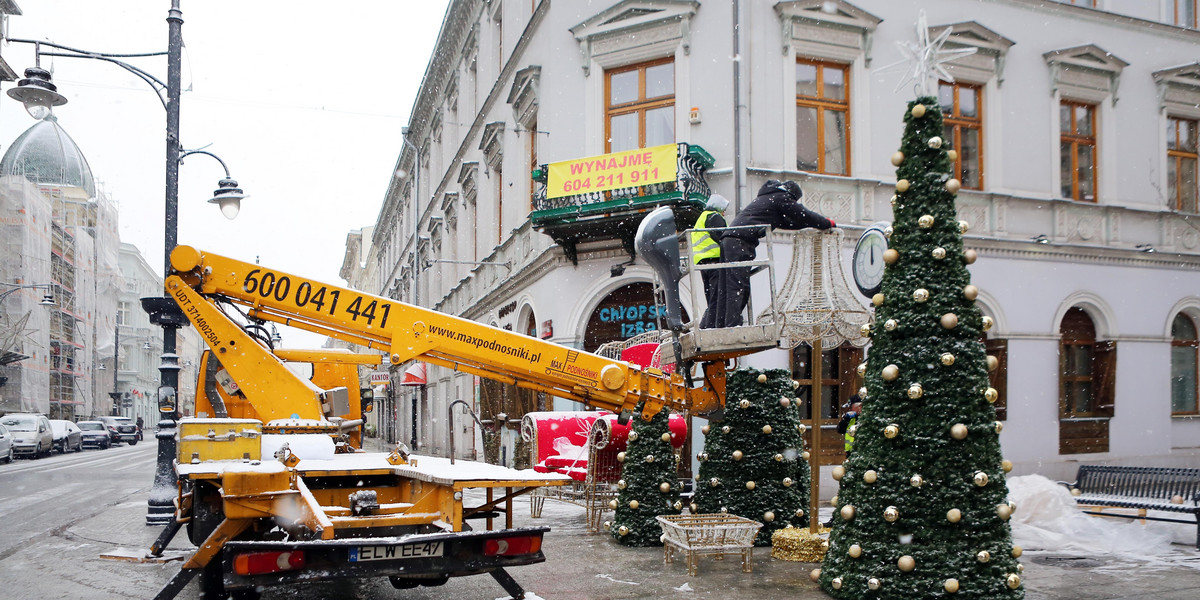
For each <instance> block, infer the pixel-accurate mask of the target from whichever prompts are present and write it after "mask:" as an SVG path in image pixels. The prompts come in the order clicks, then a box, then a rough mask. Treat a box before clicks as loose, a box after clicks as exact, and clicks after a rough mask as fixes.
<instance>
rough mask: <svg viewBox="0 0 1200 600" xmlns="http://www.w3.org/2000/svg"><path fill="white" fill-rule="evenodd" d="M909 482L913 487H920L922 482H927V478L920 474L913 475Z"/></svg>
mask: <svg viewBox="0 0 1200 600" xmlns="http://www.w3.org/2000/svg"><path fill="white" fill-rule="evenodd" d="M908 483H909V484H910V485H912V486H913V487H918V488H919V487H921V485H922V484H924V483H925V478H924V477H921V476H920V475H913V476H912V477H909V478H908Z"/></svg>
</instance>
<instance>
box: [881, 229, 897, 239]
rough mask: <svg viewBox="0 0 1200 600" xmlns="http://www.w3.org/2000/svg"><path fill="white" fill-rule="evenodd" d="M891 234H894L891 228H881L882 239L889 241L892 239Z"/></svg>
mask: <svg viewBox="0 0 1200 600" xmlns="http://www.w3.org/2000/svg"><path fill="white" fill-rule="evenodd" d="M893 232H895V229H892V226H891V225H888V226H887V227H884V228H883V237H885V238H887V239H889V240H890V239H892V233H893Z"/></svg>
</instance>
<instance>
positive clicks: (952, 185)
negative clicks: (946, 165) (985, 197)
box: [946, 177, 962, 194]
mask: <svg viewBox="0 0 1200 600" xmlns="http://www.w3.org/2000/svg"><path fill="white" fill-rule="evenodd" d="M961 189H962V182H961V181H959V180H957V179H955V178H953V177H951V178H950V179H948V180H946V191H947V192H950V193H951V194H957V193H958V190H961Z"/></svg>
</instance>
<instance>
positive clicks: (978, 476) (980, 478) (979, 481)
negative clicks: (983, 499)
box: [974, 471, 988, 487]
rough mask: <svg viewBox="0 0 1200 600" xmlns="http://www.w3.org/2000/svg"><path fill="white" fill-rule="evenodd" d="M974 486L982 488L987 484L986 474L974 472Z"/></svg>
mask: <svg viewBox="0 0 1200 600" xmlns="http://www.w3.org/2000/svg"><path fill="white" fill-rule="evenodd" d="M974 480H975V485H977V486H979V487H983V486H985V485H987V484H988V474H987V473H984V472H983V471H975V477H974Z"/></svg>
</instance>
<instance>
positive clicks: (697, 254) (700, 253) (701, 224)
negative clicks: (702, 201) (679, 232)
mask: <svg viewBox="0 0 1200 600" xmlns="http://www.w3.org/2000/svg"><path fill="white" fill-rule="evenodd" d="M716 214H720V213H718V212H717V211H715V210H706V211H704V212H702V213H700V218H699V219H696V227H695V228H694V229H704V228H705V227H706V225H705V223H707V222H708V217H709V216H710V215H716ZM706 258H721V245H720V244H718V243H717V241H716V240H714V239H713V238H712V236H711V235H709V234H708V232H707V231H692V260H694V261H695V263H696V264H700V261H702V260H704V259H706Z"/></svg>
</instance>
